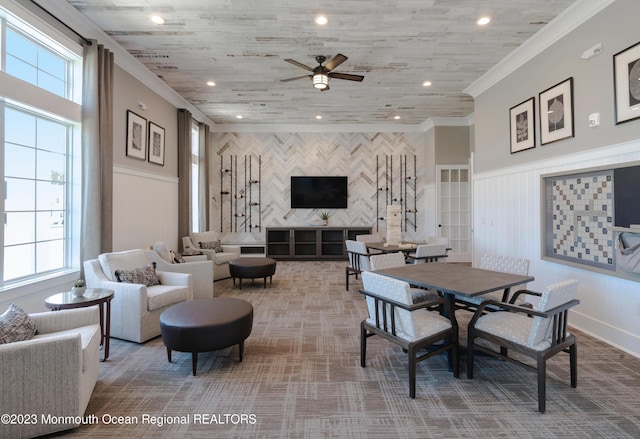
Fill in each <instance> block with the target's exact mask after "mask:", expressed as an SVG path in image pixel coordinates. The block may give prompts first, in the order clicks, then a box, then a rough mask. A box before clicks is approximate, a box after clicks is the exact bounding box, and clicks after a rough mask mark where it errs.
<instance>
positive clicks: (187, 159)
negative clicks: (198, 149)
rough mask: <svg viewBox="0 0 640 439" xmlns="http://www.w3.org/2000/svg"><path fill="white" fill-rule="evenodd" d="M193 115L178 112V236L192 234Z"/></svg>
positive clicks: (187, 112)
mask: <svg viewBox="0 0 640 439" xmlns="http://www.w3.org/2000/svg"><path fill="white" fill-rule="evenodd" d="M191 123H192V118H191V113H190V112H189V111H188V110H185V109H184V108H181V109H179V110H178V236H179V237H180V238H182V237H183V236H189V233H190V232H191V184H190V182H191Z"/></svg>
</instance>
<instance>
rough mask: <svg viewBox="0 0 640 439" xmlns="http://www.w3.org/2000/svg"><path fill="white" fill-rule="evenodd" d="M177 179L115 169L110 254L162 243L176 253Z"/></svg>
mask: <svg viewBox="0 0 640 439" xmlns="http://www.w3.org/2000/svg"><path fill="white" fill-rule="evenodd" d="M178 238H179V237H178V178H176V177H167V176H164V175H159V174H153V173H150V172H144V171H140V170H139V169H133V168H127V167H124V166H114V169H113V250H114V251H121V250H129V249H134V248H147V247H149V246H151V245H153V243H155V242H156V241H164V242H165V243H166V244H167V246H168V248H170V249H173V250H176V251H177V250H178V248H179V247H178Z"/></svg>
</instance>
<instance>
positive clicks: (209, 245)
mask: <svg viewBox="0 0 640 439" xmlns="http://www.w3.org/2000/svg"><path fill="white" fill-rule="evenodd" d="M199 244H200V248H204V249H207V250H213V251H214V252H216V253H220V252H222V244H220V240H219V239H218V240H217V241H207V242H200V243H199Z"/></svg>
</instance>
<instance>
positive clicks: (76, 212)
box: [0, 1, 82, 302]
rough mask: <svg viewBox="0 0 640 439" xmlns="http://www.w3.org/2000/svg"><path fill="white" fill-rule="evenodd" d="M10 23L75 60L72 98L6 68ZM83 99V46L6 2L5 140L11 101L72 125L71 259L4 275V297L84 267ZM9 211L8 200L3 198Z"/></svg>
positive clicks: (0, 163)
mask: <svg viewBox="0 0 640 439" xmlns="http://www.w3.org/2000/svg"><path fill="white" fill-rule="evenodd" d="M7 26H10V27H11V28H12V29H13V30H14V31H16V32H18V33H22V34H24V35H25V36H27V37H28V39H30V40H31V41H35V42H36V43H37V44H39V45H41V46H43V47H46V48H47V49H48V50H50V51H52V52H54V53H56V54H57V55H59V56H61V57H63V58H64V59H67V60H69V69H68V75H69V84H68V86H67V95H68V96H67V97H66V98H63V97H60V96H57V95H55V94H53V93H50V92H48V91H46V90H44V89H41V88H39V87H37V86H35V85H32V84H30V83H27V82H25V81H22V80H20V79H19V78H16V77H14V76H12V75H9V74H7V73H6V72H5V71H4V66H5V57H6V48H5V42H4V36H5V31H6V28H7ZM81 99H82V47H81V46H80V45H79V44H78V43H77V42H75V41H73V40H71V39H69V38H68V37H66V36H65V35H63V34H62V33H60V32H59V31H58V30H56V29H54V28H53V27H51V26H50V25H49V24H47V23H46V22H44V21H43V20H41V19H39V18H38V17H36V16H34V15H33V14H31V13H29V12H28V11H26V10H24V9H23V8H22V7H20V6H18V5H15V4H13V3H8V2H4V1H2V2H0V100H2V101H3V105H2V123H1V124H0V125H1V127H0V140H1V141H2V144H3V145H4V106H5V105H10V106H15V107H18V108H20V109H23V110H26V111H29V112H32V113H36V114H38V115H40V116H42V117H47V118H52V119H55V120H59V121H61V122H63V123H65V124H68V126H69V143H68V145H67V154H68V155H67V169H68V174H67V177H66V181H67V194H66V196H67V200H68V203H67V204H66V218H65V220H66V222H67V224H66V225H65V227H67V230H66V238H65V240H66V242H65V256H64V258H65V263H64V267H63V268H62V269H60V270H52V271H51V272H47V273H42V274H35V275H33V276H27V277H24V278H22V279H20V280H16V281H9V282H7V283H4V282H3V281H2V280H1V279H0V302H4V301H5V300H6V301H10V300H13V299H14V298H18V297H24V296H26V295H29V294H32V293H35V292H39V291H42V290H44V289H54V290H55V289H56V288H60V286H61V285H66V284H68V282H70V281H71V280H73V279H75V278H77V275H78V272H79V270H80V258H79V253H80V247H79V245H80V239H79V238H80V208H79V206H80V197H81V178H80V175H81V174H80V170H81V168H80V165H81V156H80V153H81V145H80V141H81V136H80V131H81V113H82V108H81ZM0 172H1V173H2V177H3V178H2V181H4V148H3V149H2V151H1V153H0ZM0 207H1V208H2V214H3V216H4V200H2V201H1V202H0ZM0 248H1V249H2V251H1V253H0V263H2V264H3V265H4V233H2V234H0Z"/></svg>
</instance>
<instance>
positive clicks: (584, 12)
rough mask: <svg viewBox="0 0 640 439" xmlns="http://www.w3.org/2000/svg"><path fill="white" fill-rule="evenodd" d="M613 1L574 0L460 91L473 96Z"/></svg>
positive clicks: (492, 84)
mask: <svg viewBox="0 0 640 439" xmlns="http://www.w3.org/2000/svg"><path fill="white" fill-rule="evenodd" d="M614 1H615V0H577V1H576V2H575V3H573V4H572V5H571V6H569V7H568V8H567V9H565V10H564V11H563V12H562V13H561V14H560V15H558V16H557V17H555V18H554V19H553V20H551V21H550V22H549V23H547V25H546V26H544V27H543V28H542V29H540V30H539V31H538V32H536V33H535V34H534V35H533V36H532V37H531V38H529V39H528V40H527V41H525V42H524V43H522V44H521V45H520V46H519V47H518V48H517V49H515V50H514V51H513V52H511V53H510V54H509V55H507V56H506V57H504V58H503V59H502V61H500V62H499V63H498V64H496V65H495V66H493V67H492V68H491V69H489V70H488V71H487V72H486V73H485V74H484V75H482V76H481V77H480V78H479V79H478V80H476V81H475V82H474V83H473V84H471V85H470V86H469V87H467V88H466V89H464V90H463V92H464V93H467V94H469V95H471V96H472V97H473V98H474V99H475V98H476V97H477V96H478V95H480V94H482V93H483V92H485V91H486V90H487V89H489V88H490V87H492V86H494V85H495V84H497V83H498V82H499V81H501V80H502V79H504V78H505V77H507V76H508V75H510V74H511V73H513V72H514V71H515V70H516V69H517V68H519V67H521V66H522V65H524V64H525V63H526V62H528V61H530V60H531V59H532V58H533V57H535V56H536V55H538V54H540V53H541V52H543V51H545V50H546V49H548V48H549V47H550V46H551V45H552V44H554V43H555V42H556V41H558V40H559V39H560V38H563V37H564V36H566V35H567V34H568V33H569V32H571V31H572V30H574V29H575V28H577V27H578V26H580V25H581V24H582V23H584V22H585V21H587V20H588V19H590V18H591V17H593V16H594V15H596V14H597V13H599V12H600V11H602V10H603V9H604V8H606V7H607V6H609V5H610V4H611V3H613V2H614Z"/></svg>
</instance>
